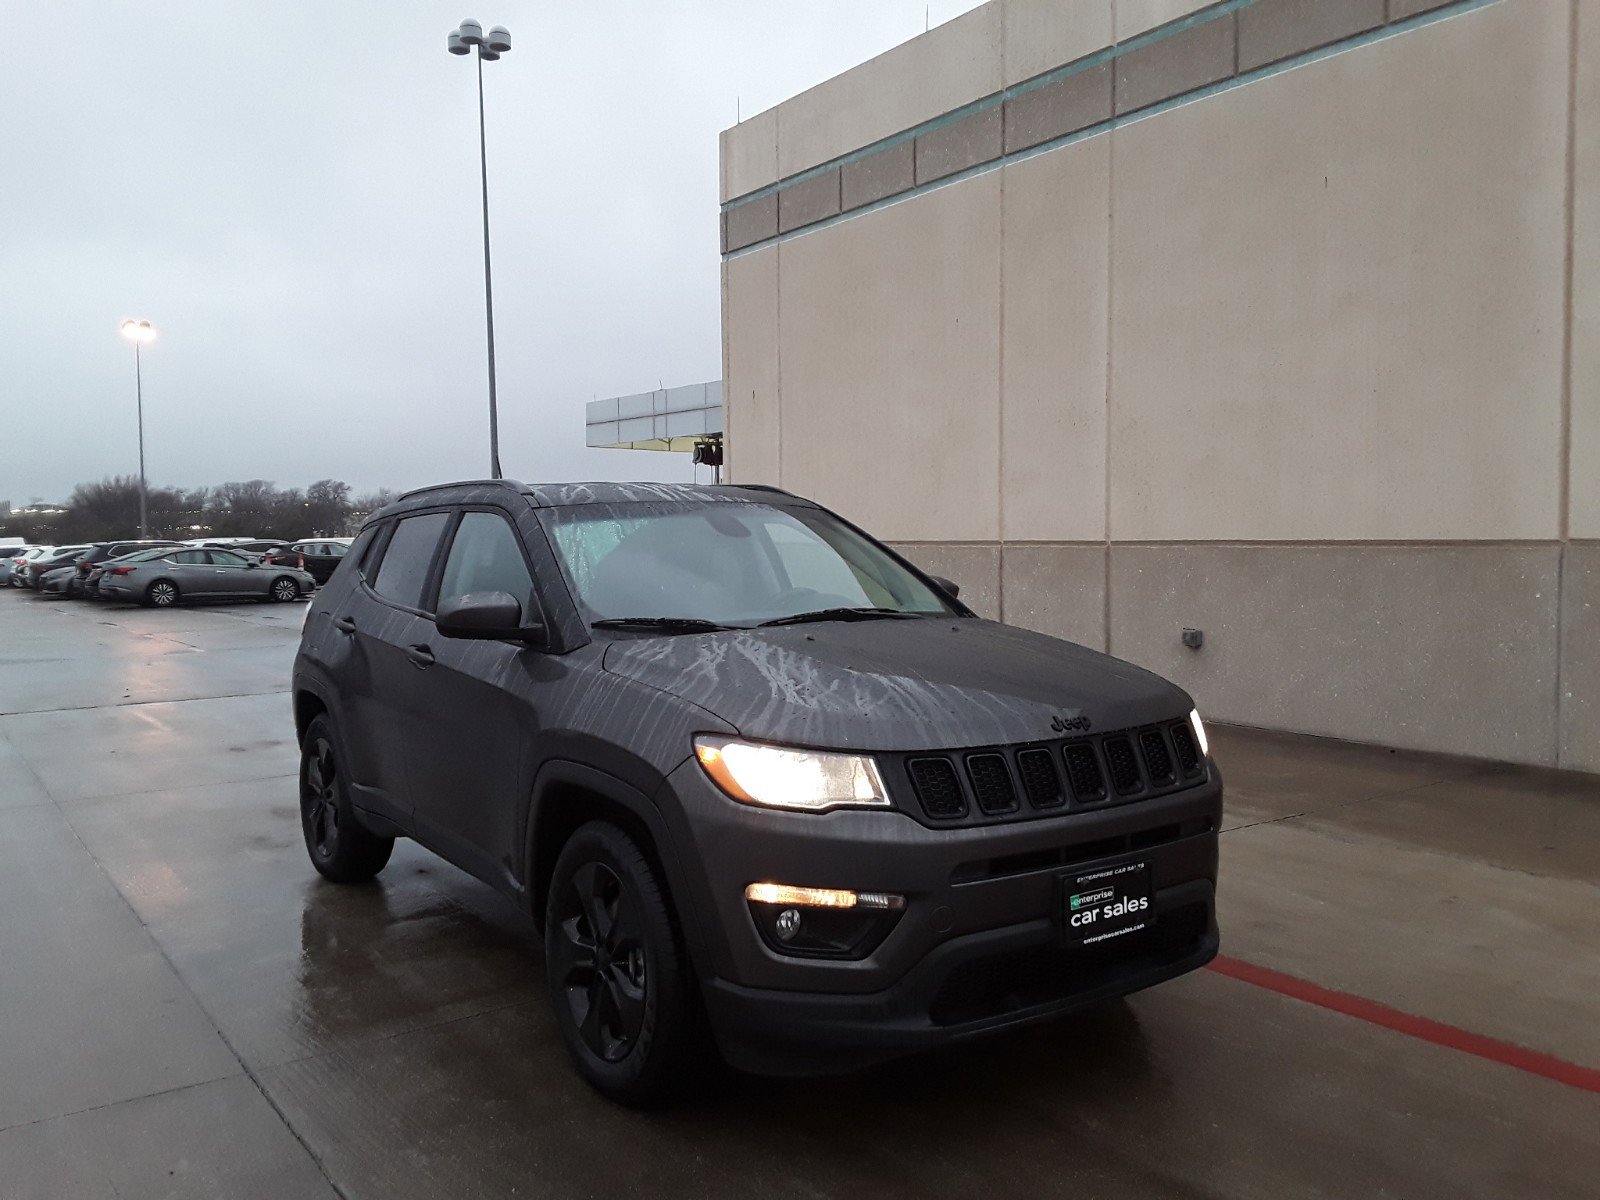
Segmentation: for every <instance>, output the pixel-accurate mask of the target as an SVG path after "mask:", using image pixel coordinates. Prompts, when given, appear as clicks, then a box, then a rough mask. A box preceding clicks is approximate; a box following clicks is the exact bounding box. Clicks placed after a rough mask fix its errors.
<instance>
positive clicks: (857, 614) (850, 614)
mask: <svg viewBox="0 0 1600 1200" xmlns="http://www.w3.org/2000/svg"><path fill="white" fill-rule="evenodd" d="M921 615H923V614H921V613H911V612H902V611H901V610H900V609H898V608H819V609H817V610H816V611H815V612H803V613H795V614H793V615H792V616H787V617H774V618H773V619H772V620H770V621H763V622H761V625H760V626H758V628H764V627H766V626H768V625H803V624H805V623H806V622H808V621H874V620H877V619H878V618H879V617H917V616H921Z"/></svg>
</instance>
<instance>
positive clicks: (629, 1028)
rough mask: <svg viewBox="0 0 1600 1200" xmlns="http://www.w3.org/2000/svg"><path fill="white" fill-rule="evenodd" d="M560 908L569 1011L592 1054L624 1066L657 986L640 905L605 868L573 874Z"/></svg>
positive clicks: (591, 865)
mask: <svg viewBox="0 0 1600 1200" xmlns="http://www.w3.org/2000/svg"><path fill="white" fill-rule="evenodd" d="M561 900H562V904H561V909H560V918H559V922H558V930H559V937H558V945H559V947H560V958H561V963H560V967H559V971H560V975H561V979H562V989H563V991H564V993H565V995H566V1000H567V1008H568V1011H569V1013H570V1014H571V1016H572V1020H573V1023H574V1024H575V1025H577V1027H578V1032H579V1034H580V1035H581V1036H582V1037H583V1044H584V1045H585V1046H587V1047H588V1048H589V1050H590V1052H591V1053H593V1054H595V1055H597V1056H598V1057H600V1058H603V1059H604V1060H605V1061H606V1062H613V1063H614V1062H621V1061H622V1060H623V1059H624V1058H626V1057H627V1056H628V1052H629V1051H630V1050H632V1049H633V1047H634V1046H635V1045H636V1044H637V1043H638V1041H639V1035H640V1034H641V1033H643V1032H644V1013H645V1000H646V997H647V994H648V993H647V988H648V987H649V982H650V980H649V974H648V960H647V958H646V956H645V951H644V941H643V930H642V927H641V923H640V913H639V902H638V900H637V898H636V897H633V896H630V895H628V893H627V890H626V889H625V888H624V887H623V886H622V880H620V879H618V878H617V875H616V872H614V871H613V870H612V869H611V868H610V867H608V866H606V865H605V864H604V863H598V862H586V863H584V864H583V865H582V866H580V867H579V868H578V869H577V870H576V871H575V872H574V873H573V875H572V878H571V879H570V880H568V882H567V887H566V889H565V892H564V893H563V895H562V897H561Z"/></svg>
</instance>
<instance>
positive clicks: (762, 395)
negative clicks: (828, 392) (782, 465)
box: [722, 246, 779, 484]
mask: <svg viewBox="0 0 1600 1200" xmlns="http://www.w3.org/2000/svg"><path fill="white" fill-rule="evenodd" d="M722 330H723V338H722V346H723V384H722V404H723V411H724V420H725V421H726V422H727V427H726V429H727V433H726V438H725V440H726V442H727V464H726V468H727V469H726V470H725V471H724V475H725V476H726V477H727V479H728V480H729V481H730V482H732V481H735V480H737V481H738V482H739V483H772V484H776V483H778V482H779V475H778V445H779V430H778V247H776V246H771V247H768V248H766V249H764V250H754V251H752V252H750V253H749V254H742V255H740V256H739V257H738V258H732V259H729V260H728V261H727V262H725V263H723V264H722Z"/></svg>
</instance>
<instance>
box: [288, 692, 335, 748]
mask: <svg viewBox="0 0 1600 1200" xmlns="http://www.w3.org/2000/svg"><path fill="white" fill-rule="evenodd" d="M329 711H330V709H329V708H328V702H327V701H326V700H324V699H323V698H322V697H321V696H319V695H318V694H317V693H316V692H315V691H313V690H312V689H311V688H308V687H306V686H304V685H303V684H302V685H300V686H299V687H296V688H295V690H294V742H295V745H297V746H298V745H300V744H301V743H302V742H304V741H305V740H306V730H308V729H310V728H311V722H313V721H315V720H316V719H317V718H318V717H320V716H323V715H325V714H327V713H328V712H329Z"/></svg>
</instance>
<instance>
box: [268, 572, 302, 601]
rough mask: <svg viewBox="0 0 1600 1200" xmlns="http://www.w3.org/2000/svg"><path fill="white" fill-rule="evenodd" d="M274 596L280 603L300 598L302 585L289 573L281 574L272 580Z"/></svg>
mask: <svg viewBox="0 0 1600 1200" xmlns="http://www.w3.org/2000/svg"><path fill="white" fill-rule="evenodd" d="M272 598H273V599H274V600H276V601H277V602H278V603H279V604H287V603H288V602H289V601H291V600H298V599H300V585H299V584H298V583H296V582H295V581H294V580H292V579H290V578H289V577H288V576H287V575H280V576H279V577H278V578H276V579H274V580H273V581H272Z"/></svg>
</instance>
